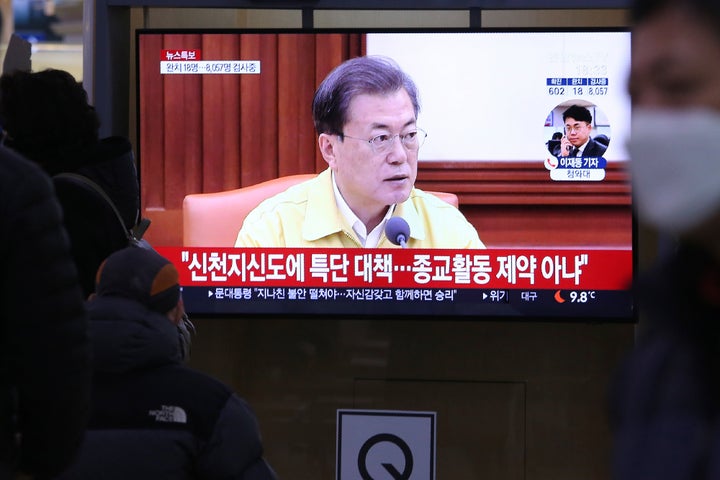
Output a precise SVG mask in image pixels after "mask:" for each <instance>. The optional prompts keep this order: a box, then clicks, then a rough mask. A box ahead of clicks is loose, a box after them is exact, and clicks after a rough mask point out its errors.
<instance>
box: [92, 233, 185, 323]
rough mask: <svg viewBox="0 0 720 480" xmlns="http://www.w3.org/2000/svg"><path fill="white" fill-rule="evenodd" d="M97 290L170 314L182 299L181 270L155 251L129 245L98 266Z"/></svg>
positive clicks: (105, 294)
mask: <svg viewBox="0 0 720 480" xmlns="http://www.w3.org/2000/svg"><path fill="white" fill-rule="evenodd" d="M95 292H96V293H97V295H99V296H108V297H122V298H128V299H130V300H135V301H137V302H140V303H142V304H143V305H145V306H146V307H148V308H149V309H150V310H154V311H156V312H160V313H167V312H169V311H170V310H172V309H173V308H174V307H175V305H177V303H178V300H180V281H179V275H178V271H177V269H176V268H175V266H174V265H173V264H172V262H170V261H169V260H168V259H167V258H165V257H163V256H162V255H160V254H159V253H157V252H156V251H155V250H152V249H147V248H137V247H128V248H124V249H122V250H119V251H117V252H115V253H113V254H112V255H110V256H109V257H108V258H107V259H106V260H105V261H104V262H103V263H102V264H101V265H100V268H98V272H97V276H96V277H95Z"/></svg>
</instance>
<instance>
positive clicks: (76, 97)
mask: <svg viewBox="0 0 720 480" xmlns="http://www.w3.org/2000/svg"><path fill="white" fill-rule="evenodd" d="M0 126H1V127H2V129H3V131H4V134H5V145H7V146H8V147H10V148H12V149H13V150H15V151H17V152H19V153H21V154H22V155H23V156H25V157H26V158H28V159H30V160H32V161H34V162H37V163H38V164H39V165H40V166H41V167H42V168H43V169H44V170H45V171H46V172H47V173H48V174H49V175H51V176H53V177H54V178H55V185H56V190H57V196H58V199H59V200H60V203H61V205H62V207H63V212H64V218H65V227H66V229H67V231H68V234H69V235H70V241H71V248H72V253H73V257H74V258H75V262H76V264H77V267H78V271H79V276H80V281H81V284H82V287H83V292H84V293H85V295H86V296H87V295H89V294H90V293H92V291H93V288H94V278H95V272H97V268H98V266H99V265H100V262H102V261H103V260H104V259H105V258H107V256H108V255H109V254H110V253H112V252H114V251H116V250H118V249H120V248H123V247H125V246H126V245H127V243H128V242H127V236H126V229H130V228H133V227H134V226H135V225H136V224H137V222H138V220H139V209H140V193H139V192H140V189H139V183H138V177H137V170H136V166H135V158H134V155H133V151H132V146H131V144H130V141H129V140H128V139H126V138H124V137H117V136H116V137H108V138H103V139H99V137H98V135H99V133H98V132H99V127H100V120H99V117H98V115H97V113H96V112H95V109H94V108H93V107H92V106H91V105H89V104H88V98H87V93H86V91H85V89H84V88H83V86H82V84H81V83H79V82H77V81H76V80H75V78H74V77H73V76H72V75H71V74H70V73H68V72H66V71H64V70H56V69H46V70H42V71H39V72H27V71H21V70H15V71H13V72H11V73H6V74H3V75H2V76H0ZM61 173H73V174H79V175H83V176H84V177H87V178H89V179H90V180H91V181H93V182H94V183H95V184H97V185H98V186H100V187H101V188H102V189H103V190H104V192H105V193H106V194H107V196H108V197H109V198H110V199H111V200H112V202H113V203H114V204H115V207H116V208H117V210H118V212H119V213H120V216H121V217H122V222H123V224H124V225H121V224H120V221H119V220H118V218H117V216H116V215H115V213H114V212H113V211H112V209H111V208H110V207H109V206H108V204H107V203H106V202H105V201H104V200H103V198H102V197H100V196H98V194H96V193H95V192H94V191H92V190H88V188H83V187H82V186H80V187H78V185H77V184H76V183H73V182H72V181H67V179H62V178H60V177H56V176H57V175H58V174H61Z"/></svg>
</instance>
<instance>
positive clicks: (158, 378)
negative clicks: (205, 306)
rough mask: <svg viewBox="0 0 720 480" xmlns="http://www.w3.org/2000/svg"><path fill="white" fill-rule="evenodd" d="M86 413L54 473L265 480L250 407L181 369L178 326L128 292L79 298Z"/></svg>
mask: <svg viewBox="0 0 720 480" xmlns="http://www.w3.org/2000/svg"><path fill="white" fill-rule="evenodd" d="M88 311H89V312H90V332H91V339H92V340H91V341H92V345H93V352H94V355H95V357H94V360H95V363H94V368H95V376H94V379H93V412H92V418H91V420H90V427H89V429H88V431H87V433H86V440H85V443H84V444H83V447H82V450H81V454H80V456H79V458H78V460H77V462H76V463H75V464H74V465H73V466H72V467H71V468H70V470H68V472H66V474H65V475H64V476H63V477H62V478H63V479H98V478H103V479H123V480H126V479H153V480H160V479H172V480H182V479H244V480H266V479H267V480H271V479H274V478H275V474H274V473H273V472H272V470H271V469H270V468H269V467H268V465H267V464H266V462H265V460H264V459H263V456H262V454H263V449H262V444H261V440H260V433H259V429H258V424H257V421H256V419H255V416H254V414H253V413H252V411H251V409H250V407H249V406H248V405H247V403H245V402H244V401H243V400H242V399H240V398H239V397H238V396H237V395H235V394H234V393H233V392H232V391H231V390H230V389H229V388H228V387H227V386H225V385H223V384H222V383H221V382H219V381H217V380H215V379H213V378H211V377H209V376H208V375H205V374H203V373H200V372H197V371H195V370H192V369H190V368H187V367H185V366H183V365H182V364H181V363H180V350H179V342H178V332H177V328H176V327H175V326H174V325H173V324H172V323H171V322H170V320H169V319H168V318H167V317H165V316H163V315H161V314H158V313H155V312H152V311H150V310H148V309H147V308H145V307H144V306H143V305H141V304H139V303H137V302H135V301H132V300H128V299H123V298H115V297H106V296H100V297H96V298H95V299H93V300H91V301H89V302H88Z"/></svg>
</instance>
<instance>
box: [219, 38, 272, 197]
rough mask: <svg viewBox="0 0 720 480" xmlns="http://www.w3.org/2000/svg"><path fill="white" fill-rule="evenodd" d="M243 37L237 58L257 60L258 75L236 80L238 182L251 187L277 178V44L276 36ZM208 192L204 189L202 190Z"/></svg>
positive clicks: (238, 184)
mask: <svg viewBox="0 0 720 480" xmlns="http://www.w3.org/2000/svg"><path fill="white" fill-rule="evenodd" d="M260 38H261V37H260V35H245V36H243V39H242V45H241V47H240V53H241V58H245V59H254V60H260V61H261V62H262V72H263V73H262V75H242V78H241V79H240V86H241V88H240V97H241V105H242V108H240V162H239V165H240V179H239V180H240V181H239V183H236V184H235V186H234V187H232V186H228V187H226V190H230V189H232V188H238V187H239V186H245V185H253V184H255V183H259V182H262V181H263V180H266V179H268V178H272V177H275V176H277V174H278V166H277V158H278V150H279V143H278V141H277V138H278V130H277V128H278V125H277V123H278V122H277V111H278V60H277V58H278V45H277V37H267V36H263V37H262V41H261V40H260ZM206 191H208V190H206Z"/></svg>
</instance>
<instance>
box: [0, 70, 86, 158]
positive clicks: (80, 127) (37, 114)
mask: <svg viewBox="0 0 720 480" xmlns="http://www.w3.org/2000/svg"><path fill="white" fill-rule="evenodd" d="M0 126H1V127H2V128H3V129H4V130H5V131H6V133H7V140H6V143H7V145H8V146H9V147H11V148H12V149H14V150H16V151H18V152H19V153H21V154H23V155H24V156H25V157H27V158H29V159H30V160H33V161H35V162H37V163H39V164H40V165H42V166H43V167H44V168H45V169H46V170H52V165H48V163H51V162H52V161H53V159H54V158H58V157H59V156H61V155H63V154H65V153H66V152H72V151H77V150H78V149H81V148H83V147H85V146H86V145H90V144H92V143H95V142H97V140H98V131H99V128H100V119H99V117H98V115H97V113H96V112H95V109H94V108H93V107H92V106H91V105H89V104H88V98H87V92H86V91H85V89H84V88H83V86H82V84H81V83H79V82H78V81H77V80H75V77H73V76H72V75H71V74H70V73H69V72H66V71H64V70H56V69H46V70H42V71H40V72H26V71H14V72H12V73H8V74H4V75H2V76H1V77H0Z"/></svg>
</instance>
